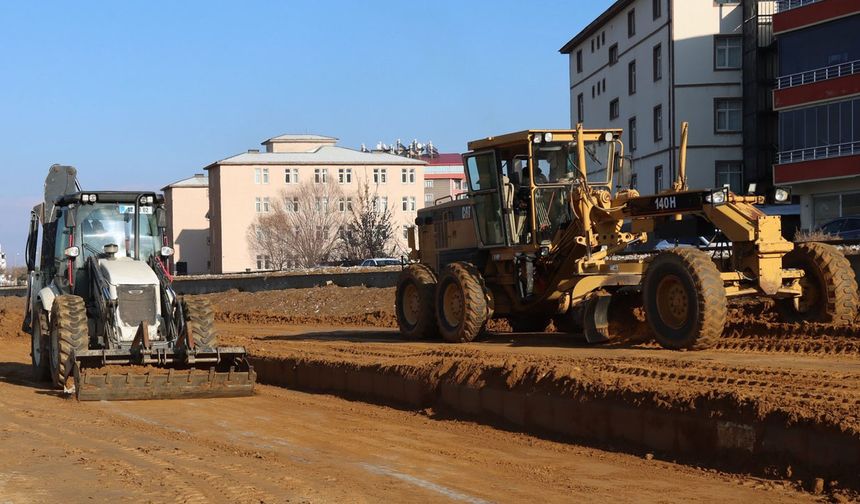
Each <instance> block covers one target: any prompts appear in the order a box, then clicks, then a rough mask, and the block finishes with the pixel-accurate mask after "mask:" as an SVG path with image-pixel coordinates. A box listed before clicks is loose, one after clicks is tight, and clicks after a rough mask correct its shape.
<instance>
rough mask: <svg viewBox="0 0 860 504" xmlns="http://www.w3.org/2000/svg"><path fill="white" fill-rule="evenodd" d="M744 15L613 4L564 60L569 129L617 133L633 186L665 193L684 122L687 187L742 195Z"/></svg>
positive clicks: (693, 7) (704, 3)
mask: <svg viewBox="0 0 860 504" xmlns="http://www.w3.org/2000/svg"><path fill="white" fill-rule="evenodd" d="M743 26H744V19H743V9H742V5H741V2H729V1H715V0H618V1H616V2H615V3H614V4H613V5H612V6H611V7H609V9H608V10H606V11H605V12H604V13H603V14H601V15H600V16H599V17H598V18H597V19H595V20H594V21H593V22H592V23H591V24H589V25H588V26H587V27H586V28H585V29H584V30H583V31H582V32H580V33H579V34H577V35H576V36H575V37H573V39H571V40H570V41H569V42H568V43H567V44H565V45H564V47H562V48H561V50H560V51H561V53H563V54H566V55H568V57H569V66H570V99H571V111H570V114H571V125H572V126H575V125H576V124H577V123H583V124H584V125H585V127H587V128H623V129H624V130H625V134H624V138H623V140H624V142H625V147H626V152H625V155H626V156H628V157H629V158H630V160H631V165H632V168H633V170H632V180H631V181H630V184H631V185H632V186H634V187H636V189H638V190H639V191H640V192H641V193H642V194H653V193H656V192H660V191H662V190H665V189H668V188H669V187H671V184H672V181H673V179H674V177H675V174H676V170H677V165H678V148H679V145H680V138H679V137H680V125H681V123H682V122H684V121H687V122H689V123H690V133H689V143H688V157H687V178H688V183H689V185H690V187H697V188H709V187H722V186H724V185H729V186H730V187H731V189H732V190H733V191H736V192H739V193H741V192H745V190H746V187H745V185H746V183H747V182H748V181H749V179H748V178H747V177H745V175H744V162H743V159H744V152H743V86H742V85H743V72H742V68H743V59H744V58H743V40H744V37H743Z"/></svg>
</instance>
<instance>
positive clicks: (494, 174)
mask: <svg viewBox="0 0 860 504" xmlns="http://www.w3.org/2000/svg"><path fill="white" fill-rule="evenodd" d="M464 161H465V165H466V176H467V177H468V179H469V197H470V198H471V199H472V202H473V203H472V205H473V207H474V215H475V224H476V226H477V228H478V235H479V237H480V239H481V244H482V246H484V247H498V246H503V245H505V232H504V226H503V222H504V221H503V214H502V202H501V197H500V194H499V168H498V164H497V163H496V156H495V153H493V152H492V151H491V152H479V153H477V154H472V155H469V156H465V159H464Z"/></svg>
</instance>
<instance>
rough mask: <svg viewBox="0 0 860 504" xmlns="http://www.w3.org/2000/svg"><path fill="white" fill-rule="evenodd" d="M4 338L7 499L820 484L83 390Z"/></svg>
mask: <svg viewBox="0 0 860 504" xmlns="http://www.w3.org/2000/svg"><path fill="white" fill-rule="evenodd" d="M4 319H5V317H4ZM18 323H20V321H18ZM3 327H7V326H6V325H4V326H3ZM8 327H14V325H9V326H8ZM0 338H3V340H4V345H5V351H4V357H3V359H2V361H3V362H0V500H2V501H4V502H5V501H9V502H16V503H41V502H54V501H57V502H59V501H65V502H85V501H93V502H184V503H194V502H200V503H204V502H214V503H245V502H254V503H261V502H264V503H281V502H380V501H386V502H407V503H408V502H452V501H453V502H471V503H481V502H570V501H589V502H642V501H649V502H658V501H659V502H727V501H729V502H764V501H767V502H775V503H789V502H815V501H817V500H820V499H821V497H816V496H814V495H812V494H809V493H804V492H801V491H798V486H797V484H796V483H794V482H792V481H779V480H767V479H758V478H752V477H748V476H743V475H733V474H726V473H722V472H719V471H716V470H703V469H697V468H693V467H687V466H682V465H678V464H674V463H672V462H670V461H664V460H660V459H659V457H657V458H653V457H651V456H650V454H642V455H641V456H632V455H625V454H620V453H614V452H607V451H601V450H597V449H593V448H585V447H580V446H576V445H573V444H567V443H558V442H553V441H547V440H542V439H537V438H534V437H531V436H528V435H524V434H517V433H513V432H508V431H504V430H497V429H493V428H491V427H485V426H481V425H477V424H474V423H469V422H460V421H453V420H447V419H444V418H440V417H438V416H437V415H436V414H435V413H434V412H432V411H426V412H411V411H400V410H396V409H391V408H386V407H379V406H373V405H368V404H364V403H360V402H352V401H347V400H343V399H338V398H335V397H331V396H326V395H310V394H303V393H299V392H292V391H288V390H285V389H279V388H273V387H267V386H261V387H260V388H259V392H258V394H257V395H256V396H254V397H247V398H239V399H208V400H175V401H136V402H95V403H77V402H75V401H73V400H67V399H62V398H60V397H58V396H57V395H56V393H55V392H53V391H51V390H49V389H47V388H45V387H44V385H42V384H37V383H33V382H32V381H30V379H29V364H28V361H29V357H28V345H27V342H26V340H25V339H24V338H21V337H20V335H19V334H17V332H16V333H14V334H9V333H7V332H3V333H0ZM646 455H647V456H646ZM846 495H848V494H842V493H839V492H837V493H835V494H831V495H829V496H828V498H844V499H847V498H848V497H850V495H848V496H847V497H846Z"/></svg>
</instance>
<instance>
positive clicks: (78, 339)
mask: <svg viewBox="0 0 860 504" xmlns="http://www.w3.org/2000/svg"><path fill="white" fill-rule="evenodd" d="M50 327H51V337H50V341H51V352H50V354H51V377H52V378H53V380H54V385H56V386H57V387H63V388H67V387H66V385H67V382H66V380H67V379H71V378H72V376H71V366H72V365H74V362H73V361H72V358H71V357H72V353H73V352H79V351H82V350H86V349H87V346H88V342H89V333H88V329H87V307H86V305H85V304H84V300H83V298H81V297H80V296H72V295H63V296H57V298H56V299H54V305H53V306H52V307H51V324H50Z"/></svg>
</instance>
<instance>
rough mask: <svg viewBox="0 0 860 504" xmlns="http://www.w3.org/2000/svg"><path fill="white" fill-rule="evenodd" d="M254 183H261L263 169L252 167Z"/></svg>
mask: <svg viewBox="0 0 860 504" xmlns="http://www.w3.org/2000/svg"><path fill="white" fill-rule="evenodd" d="M254 183H255V184H262V183H263V170H262V169H261V168H254Z"/></svg>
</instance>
